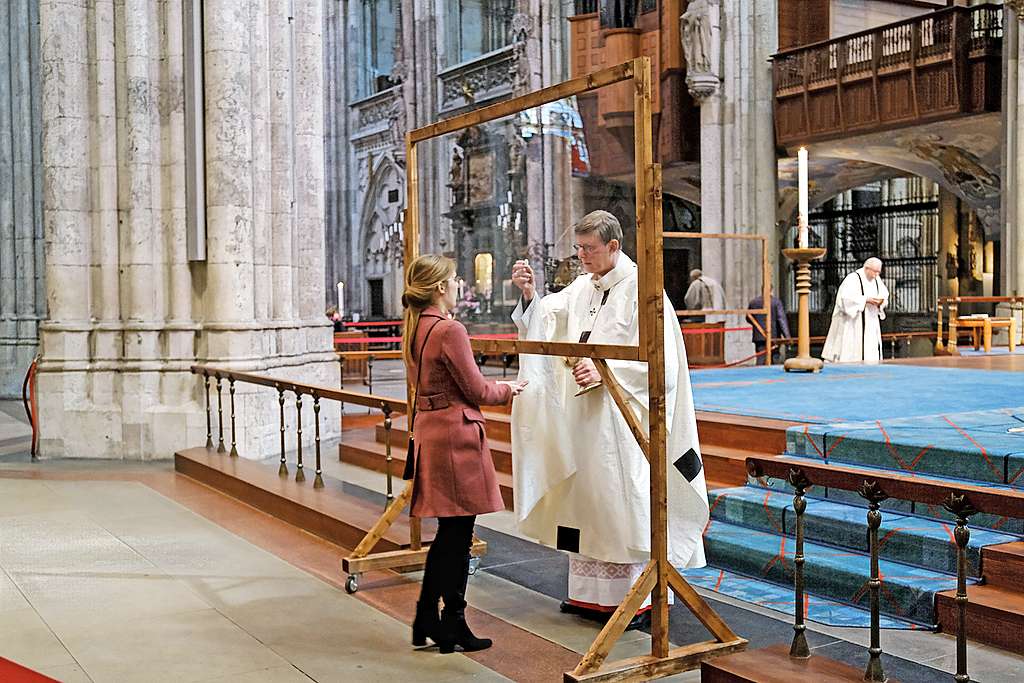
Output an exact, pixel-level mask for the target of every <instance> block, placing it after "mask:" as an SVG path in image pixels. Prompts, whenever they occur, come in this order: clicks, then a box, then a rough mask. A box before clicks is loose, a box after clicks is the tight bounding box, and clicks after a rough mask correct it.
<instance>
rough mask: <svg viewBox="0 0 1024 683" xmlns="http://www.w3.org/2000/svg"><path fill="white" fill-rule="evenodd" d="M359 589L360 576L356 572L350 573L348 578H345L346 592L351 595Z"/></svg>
mask: <svg viewBox="0 0 1024 683" xmlns="http://www.w3.org/2000/svg"><path fill="white" fill-rule="evenodd" d="M357 590H359V577H358V576H357V575H355V574H349V575H348V578H347V579H345V592H346V593H348V594H349V595H351V594H352V593H355V592H356V591H357Z"/></svg>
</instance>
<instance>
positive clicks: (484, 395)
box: [410, 306, 512, 517]
mask: <svg viewBox="0 0 1024 683" xmlns="http://www.w3.org/2000/svg"><path fill="white" fill-rule="evenodd" d="M434 325H436V328H435V329H434V331H433V332H432V333H431V334H430V339H429V340H427V345H426V349H423V340H424V338H425V337H426V335H427V331H428V330H430V328H431V327H432V326H434ZM412 350H413V354H412V355H413V362H414V365H413V367H412V368H411V369H410V373H411V374H410V377H411V378H412V380H413V381H415V379H416V373H417V370H419V365H420V364H422V366H423V369H422V370H421V371H420V380H419V393H418V395H417V398H416V416H415V422H414V424H413V433H414V435H415V443H416V460H415V462H416V473H415V481H416V485H415V486H414V487H413V494H412V510H411V512H412V515H413V516H415V517H458V516H463V515H482V514H484V513H487V512H495V511H496V510H504V509H505V505H504V503H503V501H502V499H501V491H500V490H499V489H498V479H497V477H496V476H495V474H494V462H493V461H492V460H491V449H490V448H488V446H487V436H486V435H485V434H484V416H483V415H482V414H481V413H480V406H481V405H500V404H503V403H507V402H508V401H509V399H510V398H511V397H512V390H511V388H510V387H509V386H508V385H504V384H497V383H495V382H491V381H488V380H486V379H484V376H483V375H482V374H480V369H479V368H478V367H477V365H476V361H475V359H474V358H473V351H472V349H471V348H470V345H469V333H467V332H466V328H465V327H463V326H462V324H461V323H459V322H456V321H454V320H449V319H448V318H447V317H446V316H444V315H443V314H442V313H441V311H440V309H438V308H436V307H433V306H431V307H429V308H427V309H426V310H424V311H423V313H422V314H421V315H420V321H419V326H418V327H417V329H416V337H415V341H414V344H413V349H412ZM421 353H422V354H423V355H422V358H421V357H420V356H421Z"/></svg>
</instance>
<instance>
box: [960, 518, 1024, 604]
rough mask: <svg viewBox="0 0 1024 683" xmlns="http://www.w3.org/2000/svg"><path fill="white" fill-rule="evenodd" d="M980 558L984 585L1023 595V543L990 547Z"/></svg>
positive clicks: (972, 533)
mask: <svg viewBox="0 0 1024 683" xmlns="http://www.w3.org/2000/svg"><path fill="white" fill-rule="evenodd" d="M971 535H972V536H973V535H974V532H973V531H972V532H971ZM981 558H982V559H981V568H982V570H983V572H984V574H985V583H987V584H988V585H990V586H999V587H1000V588H1006V589H1008V590H1011V591H1016V592H1018V593H1024V542H1020V541H1018V542H1016V543H1004V544H1003V545H990V546H988V547H986V548H985V549H984V550H983V551H982V553H981Z"/></svg>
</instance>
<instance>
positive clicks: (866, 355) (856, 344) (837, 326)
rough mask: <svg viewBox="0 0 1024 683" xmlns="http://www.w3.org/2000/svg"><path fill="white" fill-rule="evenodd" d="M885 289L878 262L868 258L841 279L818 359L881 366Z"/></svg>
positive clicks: (886, 290)
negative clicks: (862, 264) (861, 265)
mask: <svg viewBox="0 0 1024 683" xmlns="http://www.w3.org/2000/svg"><path fill="white" fill-rule="evenodd" d="M888 303H889V290H888V288H886V286H885V283H884V282H882V261H881V259H878V258H875V257H871V258H869V259H868V260H867V261H865V262H864V267H862V268H859V269H857V270H855V271H853V272H852V273H850V274H849V275H847V276H846V278H845V279H844V280H843V284H841V285H839V291H838V292H837V293H836V306H835V309H833V311H832V324H831V325H830V326H829V328H828V337H826V339H825V347H824V348H823V349H822V351H821V358H822V360H824V361H825V362H826V363H881V362H882V325H881V321H882V320H885V307H886V305H888Z"/></svg>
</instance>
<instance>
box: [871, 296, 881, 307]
mask: <svg viewBox="0 0 1024 683" xmlns="http://www.w3.org/2000/svg"><path fill="white" fill-rule="evenodd" d="M882 301H883V299H876V298H874V297H870V296H869V297H868V304H869V305H871V306H876V307H877V306H881V305H882Z"/></svg>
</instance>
